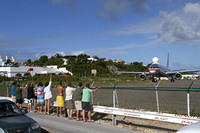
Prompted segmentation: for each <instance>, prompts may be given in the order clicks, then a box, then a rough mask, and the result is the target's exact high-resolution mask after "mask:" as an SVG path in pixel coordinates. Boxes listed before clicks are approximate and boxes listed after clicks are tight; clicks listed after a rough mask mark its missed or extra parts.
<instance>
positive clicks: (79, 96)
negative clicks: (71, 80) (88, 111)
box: [72, 82, 83, 121]
mask: <svg viewBox="0 0 200 133" xmlns="http://www.w3.org/2000/svg"><path fill="white" fill-rule="evenodd" d="M82 86H83V84H82V83H81V82H80V83H79V84H78V86H77V88H76V90H75V91H74V94H73V98H72V99H73V101H74V105H75V109H76V120H77V121H79V120H80V118H79V115H80V111H81V110H82V103H81V99H82V91H83V90H82V89H83V87H82Z"/></svg>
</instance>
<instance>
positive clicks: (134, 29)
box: [106, 18, 161, 35]
mask: <svg viewBox="0 0 200 133" xmlns="http://www.w3.org/2000/svg"><path fill="white" fill-rule="evenodd" d="M160 24H161V19H160V18H152V19H149V20H145V22H142V23H138V24H129V25H128V26H125V27H123V28H120V29H117V30H110V31H107V32H106V33H108V34H114V35H131V34H152V33H157V32H158V30H159V27H160Z"/></svg>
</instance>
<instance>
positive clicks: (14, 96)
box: [11, 82, 17, 103]
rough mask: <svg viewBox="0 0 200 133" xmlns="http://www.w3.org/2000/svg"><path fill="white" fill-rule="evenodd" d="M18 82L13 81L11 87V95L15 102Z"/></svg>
mask: <svg viewBox="0 0 200 133" xmlns="http://www.w3.org/2000/svg"><path fill="white" fill-rule="evenodd" d="M16 84H17V83H16V82H13V83H12V87H11V97H12V101H13V102H14V103H16Z"/></svg>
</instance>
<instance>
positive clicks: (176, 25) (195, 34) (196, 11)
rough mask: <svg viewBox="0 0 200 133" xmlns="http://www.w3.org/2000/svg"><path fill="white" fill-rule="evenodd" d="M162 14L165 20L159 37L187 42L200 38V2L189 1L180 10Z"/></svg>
mask: <svg viewBox="0 0 200 133" xmlns="http://www.w3.org/2000/svg"><path fill="white" fill-rule="evenodd" d="M160 14H161V17H162V18H163V22H162V24H161V27H160V31H159V38H160V39H162V40H163V41H166V42H173V43H185V42H194V41H195V40H200V3H187V4H186V5H185V7H184V8H183V9H182V10H180V11H175V12H170V13H168V12H161V13H160Z"/></svg>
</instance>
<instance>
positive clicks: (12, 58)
mask: <svg viewBox="0 0 200 133" xmlns="http://www.w3.org/2000/svg"><path fill="white" fill-rule="evenodd" d="M8 59H9V58H8V56H6V57H5V59H2V57H1V56H0V66H9V65H10V64H6V62H7V60H8ZM10 61H11V62H13V63H14V62H15V59H14V57H13V56H12V57H11V59H10Z"/></svg>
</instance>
